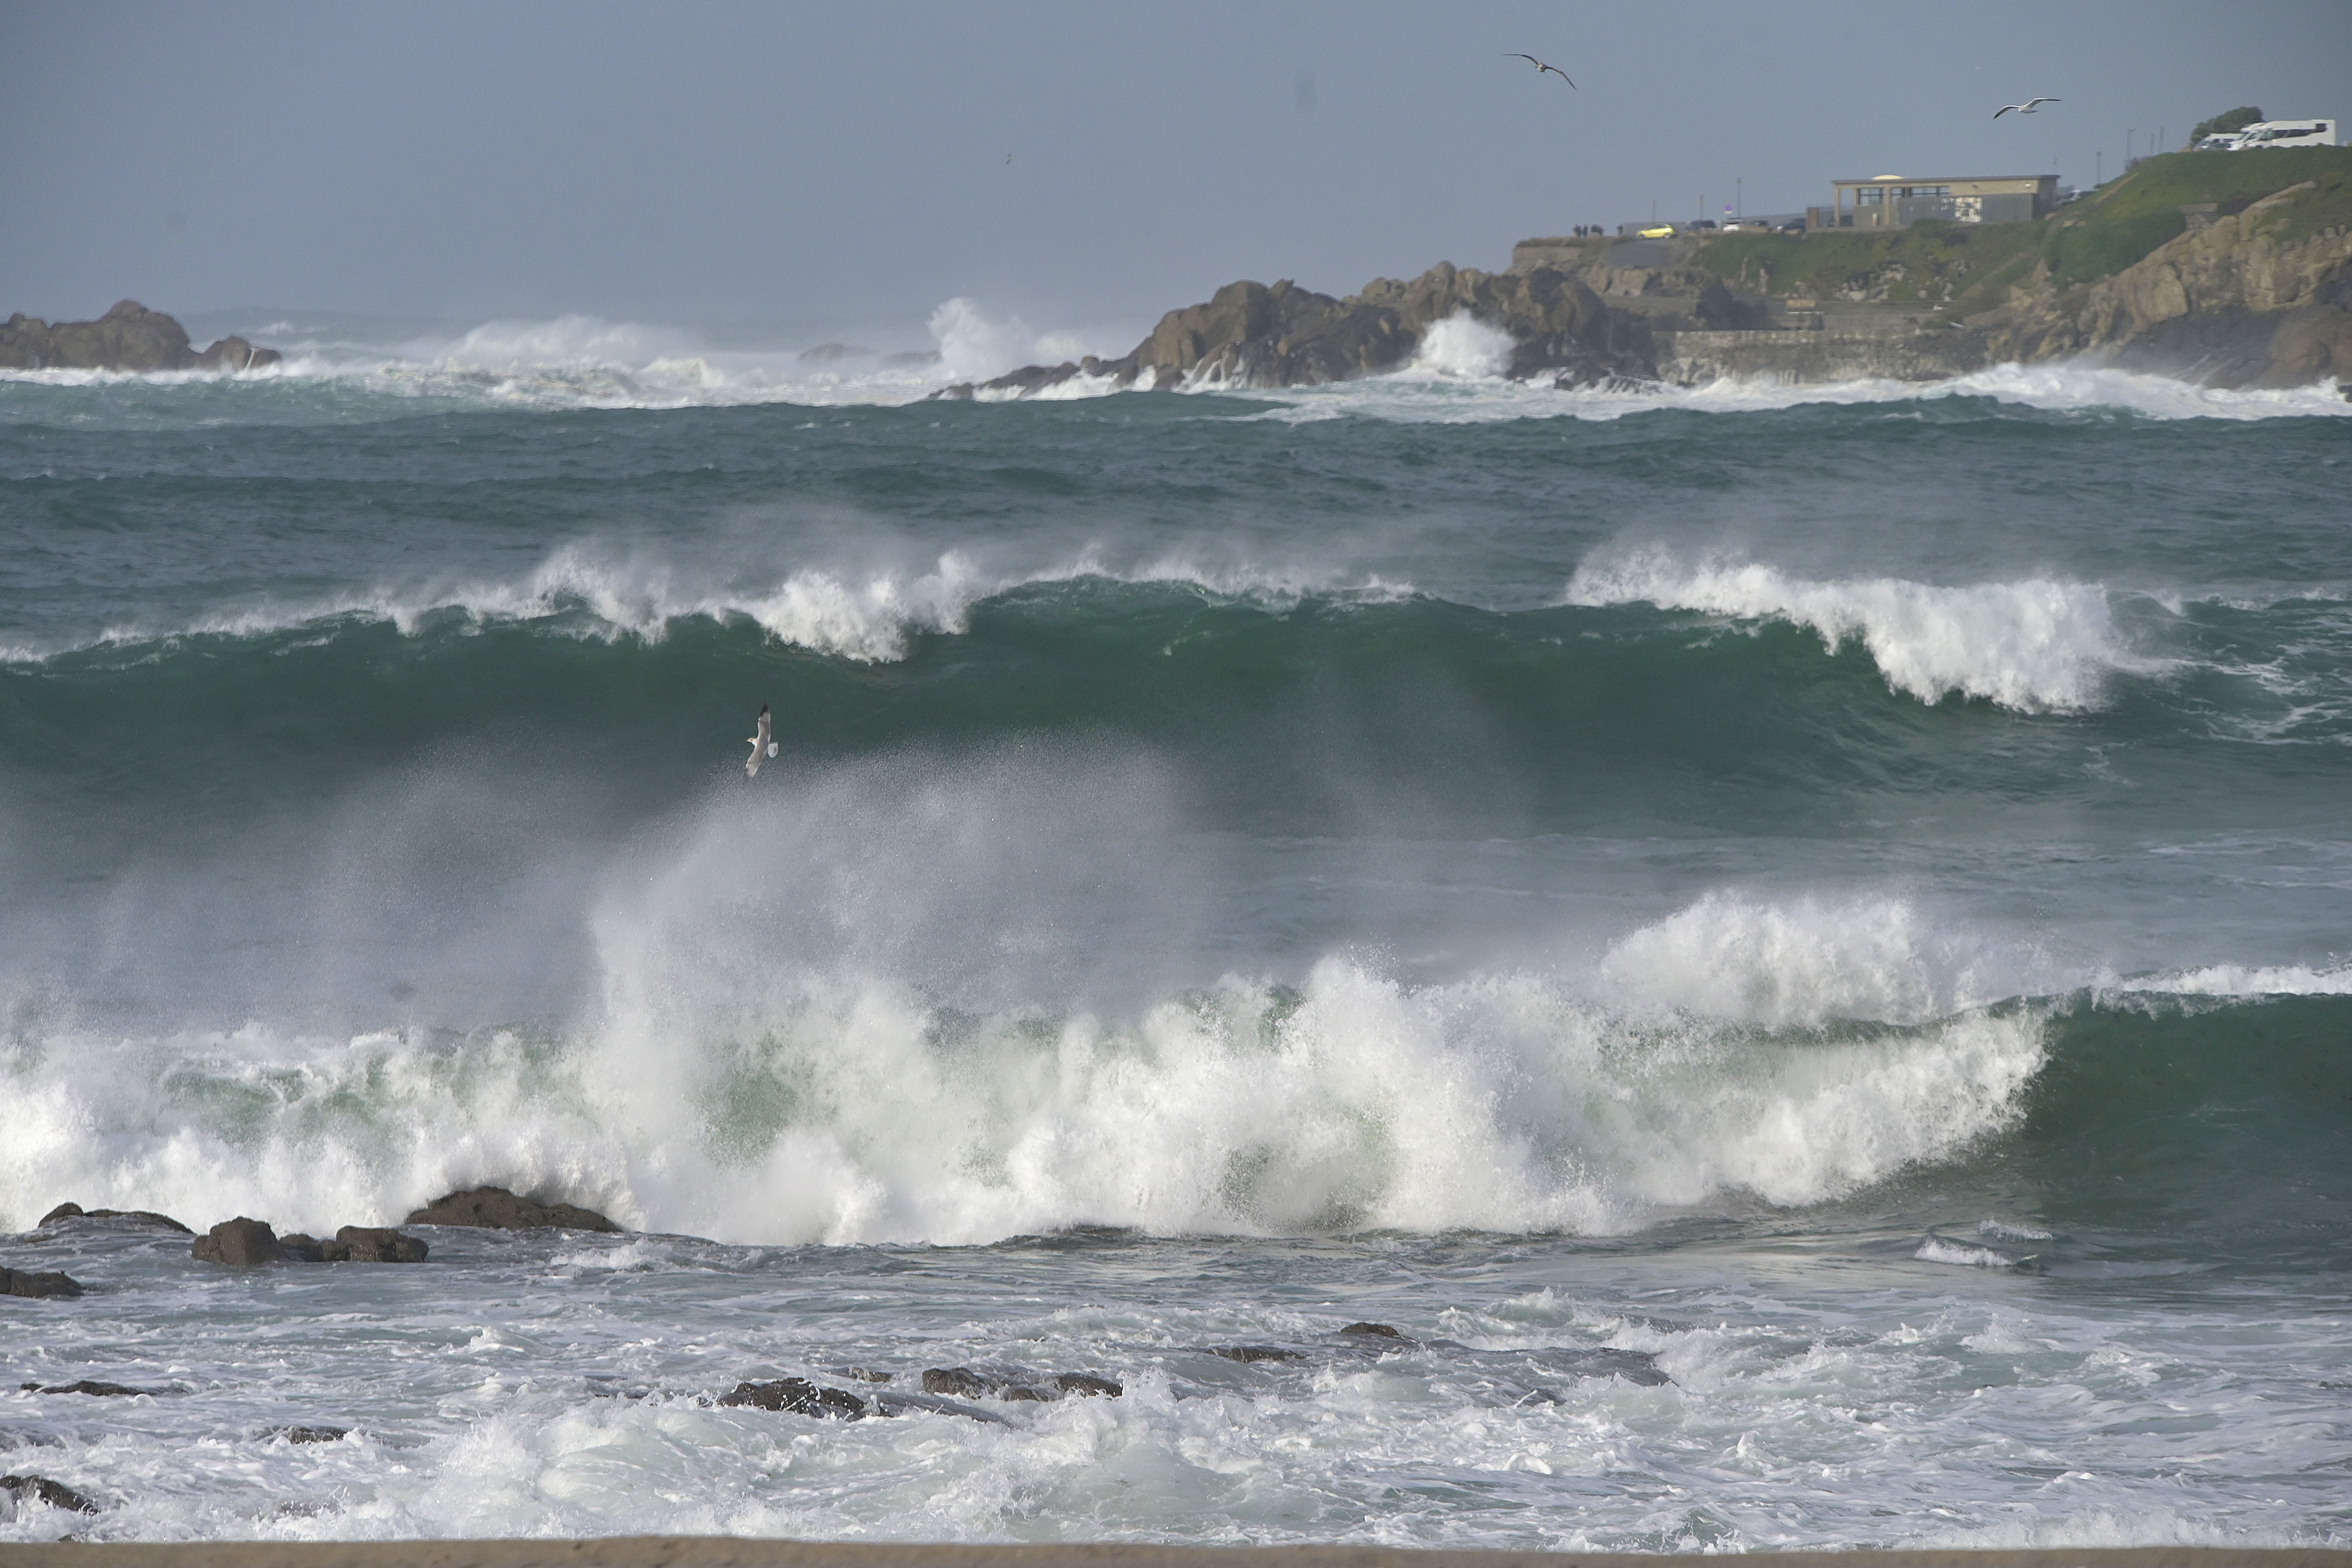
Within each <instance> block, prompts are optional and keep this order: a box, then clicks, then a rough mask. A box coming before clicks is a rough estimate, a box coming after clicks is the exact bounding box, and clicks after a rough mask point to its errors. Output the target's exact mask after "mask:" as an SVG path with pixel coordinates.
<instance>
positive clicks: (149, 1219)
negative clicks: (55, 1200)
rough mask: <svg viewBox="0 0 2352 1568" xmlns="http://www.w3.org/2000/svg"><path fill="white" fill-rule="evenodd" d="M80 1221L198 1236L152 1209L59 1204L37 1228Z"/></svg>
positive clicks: (42, 1217) (43, 1216)
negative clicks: (115, 1222)
mask: <svg viewBox="0 0 2352 1568" xmlns="http://www.w3.org/2000/svg"><path fill="white" fill-rule="evenodd" d="M78 1219H110V1220H119V1221H122V1222H124V1223H127V1224H130V1225H136V1226H146V1227H147V1228H149V1229H151V1230H175V1231H178V1232H179V1233H180V1234H181V1235H182V1236H194V1235H195V1234H196V1233H195V1232H194V1231H193V1230H190V1229H189V1228H188V1227H187V1226H184V1225H182V1224H181V1223H180V1222H179V1221H178V1220H175V1219H173V1217H172V1216H171V1215H167V1214H157V1213H155V1212H154V1211H153V1210H152V1209H86V1208H84V1207H82V1206H81V1205H79V1204H59V1205H58V1206H57V1207H55V1208H53V1209H51V1210H50V1211H49V1212H48V1213H47V1214H45V1215H42V1216H41V1223H40V1225H39V1226H37V1227H36V1228H37V1229H42V1230H46V1229H47V1228H48V1227H49V1226H53V1225H64V1224H67V1223H68V1222H69V1221H72V1220H78Z"/></svg>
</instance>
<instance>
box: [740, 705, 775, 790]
mask: <svg viewBox="0 0 2352 1568" xmlns="http://www.w3.org/2000/svg"><path fill="white" fill-rule="evenodd" d="M775 754H776V742H775V721H773V720H772V719H770V718H769V717H768V705H767V704H766V703H764V702H762V703H761V704H760V732H759V733H758V734H756V735H754V736H752V737H751V755H750V756H749V757H746V758H745V759H744V760H743V776H744V777H745V778H747V779H755V778H758V777H759V776H760V759H761V757H772V756H774V755H775Z"/></svg>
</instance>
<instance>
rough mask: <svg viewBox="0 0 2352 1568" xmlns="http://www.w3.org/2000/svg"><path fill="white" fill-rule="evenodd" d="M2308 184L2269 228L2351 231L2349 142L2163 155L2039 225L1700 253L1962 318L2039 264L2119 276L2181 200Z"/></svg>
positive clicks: (1825, 234) (1716, 245)
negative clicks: (1935, 308) (2346, 144)
mask: <svg viewBox="0 0 2352 1568" xmlns="http://www.w3.org/2000/svg"><path fill="white" fill-rule="evenodd" d="M2305 182H2309V183H2311V184H2312V186H2313V188H2312V189H2311V190H2310V191H2307V192H2303V193H2299V194H2298V195H2296V196H2295V198H2294V200H2292V201H2290V202H2286V203H2283V204H2281V205H2280V207H2279V208H2278V210H2277V211H2276V212H2275V213H2273V215H2272V216H2271V217H2270V219H2269V221H2268V222H2267V223H2266V224H2265V226H2264V227H2265V231H2266V232H2275V233H2276V235H2277V237H2279V238H2281V239H2285V240H2293V239H2300V238H2303V237H2306V236H2308V235H2312V234H2315V233H2318V232H2320V231H2321V230H2323V229H2326V228H2344V227H2352V147H2291V148H2278V149H2270V150H2265V151H2263V152H2257V153H2164V154H2162V155H2160V156H2158V157H2154V158H2147V159H2143V160H2141V162H2140V163H2139V164H2138V166H2137V167H2136V168H2134V169H2133V170H2132V171H2131V172H2130V173H2129V174H2122V175H2119V176H2117V177H2116V178H2115V179H2113V180H2110V181H2108V182H2107V183H2106V184H2104V185H2101V186H2100V187H2099V188H2098V189H2097V190H2095V191H2094V192H2092V193H2090V194H2089V195H2085V196H2084V198H2083V199H2081V200H2079V201H2075V202H2071V203H2069V204H2067V205H2065V206H2063V207H2061V208H2059V209H2058V210H2057V211H2056V212H2054V213H2053V214H2052V215H2051V216H2048V217H2046V218H2041V219H2038V220H2036V221H2034V222H2032V223H1997V224H1995V223H1989V224H1952V223H1937V222H1934V221H1929V222H1926V223H1918V224H1914V225H1913V226H1911V227H1909V228H1906V229H1896V230H1894V231H1892V232H1886V233H1879V232H1872V231H1869V230H1857V229H1824V230H1819V231H1816V232H1813V233H1811V234H1806V235H1802V236H1799V235H1782V234H1727V235H1724V236H1722V237H1719V238H1716V239H1713V240H1710V241H1708V242H1707V243H1706V245H1705V246H1703V247H1701V248H1700V250H1699V253H1698V258H1697V259H1698V264H1699V265H1700V266H1702V267H1705V268H1709V269H1711V270H1712V271H1714V272H1716V273H1717V275H1719V276H1721V277H1722V278H1724V279H1726V280H1727V281H1729V282H1733V283H1738V284H1740V285H1742V286H1743V287H1746V288H1749V289H1760V290H1763V291H1766V292H1769V293H1772V294H1777V295H1780V296H1783V297H1787V296H1790V295H1804V296H1811V297H1815V298H1828V299H1837V298H1841V297H1844V298H1863V297H1868V298H1873V299H1885V300H1890V301H1894V302H1897V303H1910V304H1919V305H1927V306H1940V307H1945V308H1948V310H1949V312H1950V313H1951V314H1954V315H1958V314H1965V313H1967V312H1969V311H1970V310H1982V309H1985V308H1987V307H1989V306H1990V305H1993V304H1995V303H1998V302H1999V300H2000V293H2001V290H2002V289H2006V288H2008V287H2009V286H2010V285H2011V284H2014V283H2019V282H2022V281H2024V280H2025V279H2027V278H2029V277H2030V276H2032V273H2033V271H2034V269H2035V267H2036V264H2037V263H2039V264H2042V265H2046V266H2047V268H2049V280H2050V283H2051V286H2052V287H2053V288H2060V289H2063V288H2068V287H2071V286H2072V285H2074V284H2077V283H2088V282H2091V281H2094V280H2095V279H2100V278H2105V277H2109V276H2112V275H2113V274H2115V273H2117V272H2120V271H2122V270H2123V269H2124V268H2126V267H2129V266H2131V265H2132V264H2133V263H2134V262H2136V261H2137V260H2139V259H2140V258H2142V257H2145V256H2146V255H2147V254H2148V252H2150V251H2152V250H2154V249H2155V248H2156V247H2158V246H2159V245H2162V244H2163V243H2164V242H2165V241H2166V240H2168V239H2170V238H2172V237H2174V236H2175V235H2178V234H2179V233H2180V232H2181V231H2182V229H2184V228H2185V227H2186V226H2188V225H2187V219H2186V218H2184V217H2183V216H2181V211H2180V209H2181V208H2182V207H2184V206H2192V205H2203V204H2205V203H2208V202H2210V203H2212V204H2213V205H2214V207H2215V209H2216V211H2217V213H2218V214H2221V215H2223V216H2226V215H2228V214H2231V213H2236V212H2242V211H2244V210H2245V208H2246V207H2247V206H2248V205H2251V204H2252V203H2253V202H2255V201H2259V200H2260V199H2261V198H2263V196H2267V195H2274V194H2276V193H2277V192H2279V191H2283V190H2284V189H2286V188H2287V187H2288V186H2290V185H2297V184H2304V183H2305Z"/></svg>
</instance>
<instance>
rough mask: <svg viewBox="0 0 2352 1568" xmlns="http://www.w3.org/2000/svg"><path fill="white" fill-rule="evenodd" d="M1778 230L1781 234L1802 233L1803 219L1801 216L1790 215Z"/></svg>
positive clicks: (1803, 227)
mask: <svg viewBox="0 0 2352 1568" xmlns="http://www.w3.org/2000/svg"><path fill="white" fill-rule="evenodd" d="M1780 232H1781V233H1782V234H1802V233H1804V232H1805V220H1804V219H1803V218H1801V217H1792V218H1790V220H1789V221H1788V222H1786V223H1784V224H1782V225H1781V226H1780Z"/></svg>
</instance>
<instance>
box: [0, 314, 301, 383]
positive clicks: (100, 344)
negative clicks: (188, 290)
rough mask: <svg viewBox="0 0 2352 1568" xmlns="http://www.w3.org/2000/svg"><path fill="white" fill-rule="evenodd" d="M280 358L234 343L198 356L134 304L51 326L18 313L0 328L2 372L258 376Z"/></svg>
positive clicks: (169, 323) (177, 330)
mask: <svg viewBox="0 0 2352 1568" xmlns="http://www.w3.org/2000/svg"><path fill="white" fill-rule="evenodd" d="M279 357H280V356H279V355H278V351H277V350H276V349H262V348H256V347H254V346H253V345H252V344H251V343H249V342H246V341H245V340H244V339H243V338H236V337H229V338H223V339H221V340H220V341H219V342H215V343H214V344H213V346H212V347H210V348H208V349H205V351H204V352H203V353H198V352H196V350H195V349H194V347H193V346H192V345H191V344H190V343H189V342H188V332H187V329H186V328H184V327H183V326H181V325H180V323H179V322H177V321H173V319H172V318H171V317H169V316H167V315H165V314H163V312H162V311H161V310H149V309H148V308H147V307H146V306H144V305H142V304H141V303H140V302H139V301H138V300H122V301H121V303H119V304H117V305H116V306H115V307H114V309H112V310H109V311H107V313H106V314H105V315H103V316H100V318H99V319H98V320H97V321H58V322H56V323H54V324H52V323H50V322H48V321H42V320H41V319H40V318H39V317H37V316H27V315H25V314H22V313H21V312H20V313H18V314H16V315H14V316H11V317H9V318H8V320H7V321H6V322H5V324H0V370H116V371H156V370H258V369H259V368H261V367H262V366H263V365H270V364H276V363H278V359H279Z"/></svg>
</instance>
